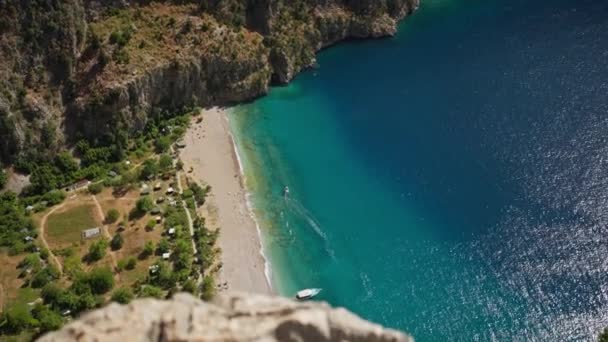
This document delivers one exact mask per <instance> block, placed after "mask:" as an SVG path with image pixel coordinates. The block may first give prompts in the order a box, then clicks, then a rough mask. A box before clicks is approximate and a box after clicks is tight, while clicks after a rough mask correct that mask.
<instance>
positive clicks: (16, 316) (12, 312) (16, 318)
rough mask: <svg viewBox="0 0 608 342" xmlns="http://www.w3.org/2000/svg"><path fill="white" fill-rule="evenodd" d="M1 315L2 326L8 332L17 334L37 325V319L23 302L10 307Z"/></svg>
mask: <svg viewBox="0 0 608 342" xmlns="http://www.w3.org/2000/svg"><path fill="white" fill-rule="evenodd" d="M3 316H4V317H3V324H2V328H3V329H4V330H6V331H7V332H9V333H13V334H17V333H20V332H21V331H24V330H26V329H31V328H34V327H37V326H38V320H36V319H35V318H34V317H33V316H32V314H31V313H30V311H29V310H28V308H27V306H25V305H23V304H17V305H14V306H12V307H10V308H9V309H8V310H6V312H5V313H4V314H3Z"/></svg>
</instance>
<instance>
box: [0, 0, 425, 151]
mask: <svg viewBox="0 0 608 342" xmlns="http://www.w3.org/2000/svg"><path fill="white" fill-rule="evenodd" d="M418 1H419V0H289V1H287V0H205V1H200V0H199V1H196V0H183V1H177V0H176V1H160V2H150V1H147V0H136V1H131V2H127V1H125V0H113V1H95V0H61V1H52V0H35V1H30V2H23V1H19V0H7V1H3V2H0V33H1V34H2V36H1V37H2V38H1V40H0V46H1V48H2V49H0V59H2V61H1V62H0V75H1V76H2V77H1V83H0V136H1V137H2V138H3V139H0V157H1V158H2V159H3V160H4V161H14V158H15V156H17V155H21V156H27V157H28V158H30V159H36V158H42V157H44V156H46V155H52V153H50V154H48V153H47V152H49V151H50V152H55V151H57V150H60V149H61V148H63V147H64V146H65V143H69V142H70V141H72V142H74V141H76V140H78V139H81V138H86V139H89V140H90V141H93V142H98V141H99V140H103V139H102V138H103V137H104V136H106V135H110V136H111V135H112V134H113V133H114V131H115V130H116V128H117V127H118V128H120V129H124V130H127V131H131V132H136V131H137V130H139V129H141V128H142V127H143V125H144V123H145V121H146V119H147V118H148V117H149V115H150V114H152V113H153V111H154V110H161V109H167V110H173V109H177V108H182V107H192V106H207V105H224V104H229V103H235V102H240V101H246V100H250V99H253V98H255V97H258V96H261V95H263V94H265V93H266V92H267V91H268V87H269V85H270V84H272V83H287V82H289V81H290V80H291V79H292V78H293V77H294V76H295V75H296V74H297V73H298V72H300V71H301V70H302V69H304V68H307V67H310V66H312V65H314V64H315V53H316V52H317V51H319V50H320V49H322V48H325V47H327V46H329V45H332V44H335V43H336V42H339V41H341V40H344V39H348V38H368V37H382V36H387V35H392V34H394V33H395V32H396V27H397V23H398V21H399V20H400V19H402V18H403V17H405V16H406V15H407V14H409V13H411V12H412V11H414V10H415V9H416V8H417V6H418ZM104 139H105V138H104ZM106 140H107V139H106ZM110 140H111V138H110ZM40 147H43V149H40ZM41 151H43V152H44V153H40V152H41Z"/></svg>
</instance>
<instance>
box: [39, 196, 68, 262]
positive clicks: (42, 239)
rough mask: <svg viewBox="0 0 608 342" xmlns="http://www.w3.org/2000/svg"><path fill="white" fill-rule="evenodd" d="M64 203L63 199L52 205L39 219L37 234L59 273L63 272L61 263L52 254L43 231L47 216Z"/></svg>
mask: <svg viewBox="0 0 608 342" xmlns="http://www.w3.org/2000/svg"><path fill="white" fill-rule="evenodd" d="M65 204H66V202H65V201H64V202H63V203H61V204H60V205H58V206H56V207H54V208H53V209H51V210H50V211H49V212H48V213H46V214H45V215H44V216H43V217H42V220H40V234H39V235H40V241H42V245H43V246H44V248H46V249H47V250H48V251H49V257H50V259H51V260H53V262H54V263H55V264H56V265H57V269H58V270H59V274H63V265H61V263H60V262H59V259H57V257H56V256H55V254H53V251H52V250H51V248H50V247H49V243H48V242H47V241H46V237H44V232H45V229H46V221H47V220H48V218H49V216H51V214H53V213H54V212H56V211H57V210H59V209H61V208H63V207H64V206H65Z"/></svg>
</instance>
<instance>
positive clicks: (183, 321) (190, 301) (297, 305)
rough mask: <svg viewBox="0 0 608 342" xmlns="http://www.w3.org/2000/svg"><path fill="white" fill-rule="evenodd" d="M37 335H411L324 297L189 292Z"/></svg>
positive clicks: (398, 338)
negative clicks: (209, 299)
mask: <svg viewBox="0 0 608 342" xmlns="http://www.w3.org/2000/svg"><path fill="white" fill-rule="evenodd" d="M39 341H44V342H47V341H48V342H50V341H112V342H116V341H370V342H371V341H378V342H383V341H386V342H388V341H391V342H410V341H413V340H412V339H411V338H410V337H409V336H407V335H404V334H402V333H400V332H397V331H394V330H390V329H385V328H383V327H381V326H379V325H376V324H372V323H370V322H367V321H364V320H363V319H361V318H359V317H357V316H356V315H354V314H352V313H350V312H349V311H347V310H345V309H334V308H331V307H330V306H329V305H327V304H325V303H316V302H295V301H291V300H289V299H285V298H279V297H268V296H264V295H250V294H244V293H235V294H224V295H221V296H220V297H219V298H217V299H216V301H215V302H214V303H204V302H202V301H200V300H198V299H196V298H194V297H192V296H191V295H189V294H178V295H176V296H175V297H174V298H173V299H171V300H168V301H160V300H155V299H139V300H136V301H134V302H132V303H131V304H129V305H118V304H111V305H109V306H107V307H105V308H103V309H99V310H96V311H93V312H90V313H88V314H85V315H83V316H82V317H80V318H79V319H77V320H75V321H74V322H72V323H70V324H68V325H66V326H65V327H63V328H62V329H61V330H59V331H57V332H53V333H50V334H47V335H45V336H43V337H42V338H40V340H39Z"/></svg>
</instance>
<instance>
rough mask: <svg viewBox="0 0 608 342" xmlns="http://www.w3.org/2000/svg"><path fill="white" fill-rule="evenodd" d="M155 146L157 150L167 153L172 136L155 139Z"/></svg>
mask: <svg viewBox="0 0 608 342" xmlns="http://www.w3.org/2000/svg"><path fill="white" fill-rule="evenodd" d="M154 147H155V148H156V152H158V153H165V152H167V151H168V150H169V147H171V138H169V137H167V136H163V137H160V138H158V139H156V140H155V141H154Z"/></svg>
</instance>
